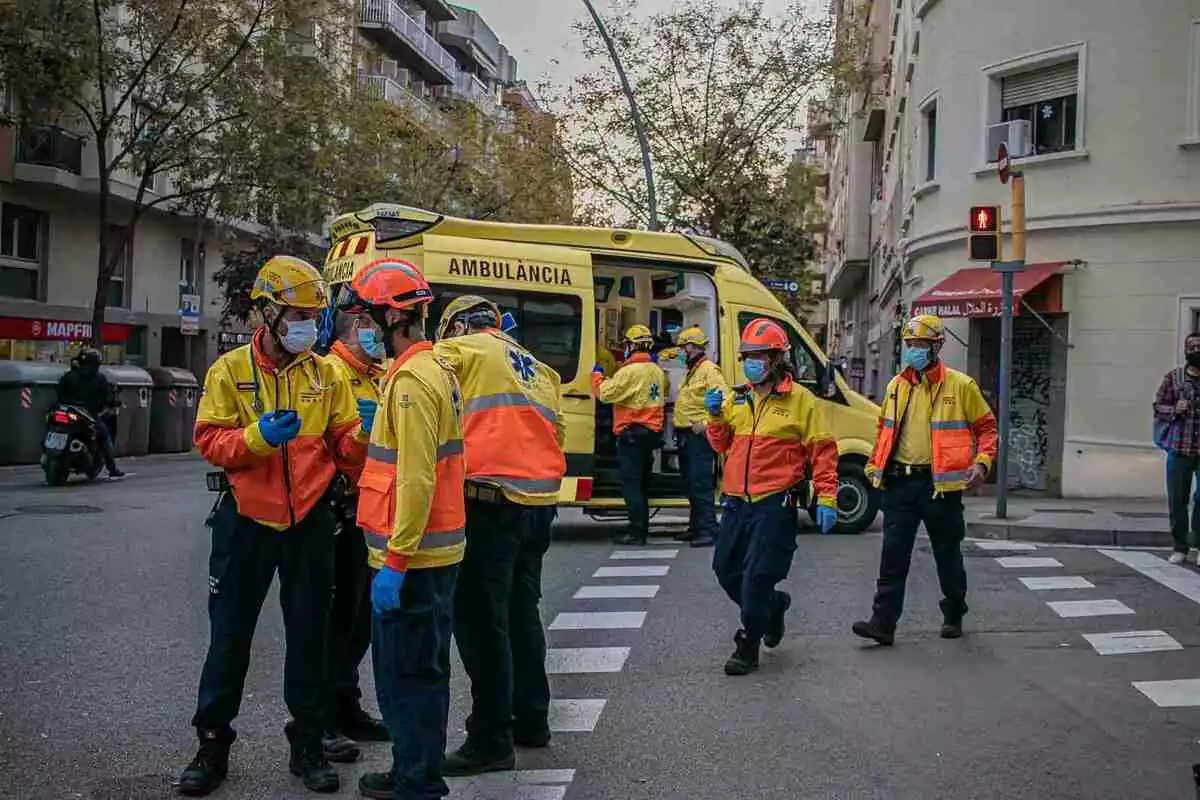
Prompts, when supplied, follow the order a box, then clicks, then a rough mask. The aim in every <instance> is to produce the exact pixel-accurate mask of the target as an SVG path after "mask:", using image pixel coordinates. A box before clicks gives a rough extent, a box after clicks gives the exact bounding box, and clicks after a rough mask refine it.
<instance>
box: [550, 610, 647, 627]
mask: <svg viewBox="0 0 1200 800" xmlns="http://www.w3.org/2000/svg"><path fill="white" fill-rule="evenodd" d="M645 622H646V612H645V611H564V612H563V613H561V614H559V615H558V616H557V617H555V618H554V622H551V623H550V630H552V631H588V630H590V631H602V630H614V629H622V628H640V627H642V625H643V624H645Z"/></svg>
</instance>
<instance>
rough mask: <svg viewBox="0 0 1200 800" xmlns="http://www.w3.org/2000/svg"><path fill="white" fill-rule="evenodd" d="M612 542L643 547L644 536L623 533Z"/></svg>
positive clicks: (644, 543)
mask: <svg viewBox="0 0 1200 800" xmlns="http://www.w3.org/2000/svg"><path fill="white" fill-rule="evenodd" d="M613 544H619V545H624V546H626V547H644V546H645V545H646V537H645V536H639V535H637V534H636V533H624V534H621V535H620V536H618V537H616V538H615V539H613Z"/></svg>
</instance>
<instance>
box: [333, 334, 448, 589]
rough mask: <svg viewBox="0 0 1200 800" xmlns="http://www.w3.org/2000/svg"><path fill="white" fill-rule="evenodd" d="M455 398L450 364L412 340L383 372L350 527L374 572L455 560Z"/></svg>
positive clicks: (412, 567)
mask: <svg viewBox="0 0 1200 800" xmlns="http://www.w3.org/2000/svg"><path fill="white" fill-rule="evenodd" d="M464 477H465V469H464V465H463V440H462V397H461V394H460V393H459V389H458V381H457V380H456V379H455V377H454V373H453V372H452V371H451V370H450V365H449V364H447V363H445V362H444V361H442V360H441V359H440V358H438V357H437V356H435V355H434V354H433V345H432V344H431V343H429V342H419V343H417V344H414V345H413V346H412V347H410V348H409V349H408V350H406V351H405V352H404V353H403V354H402V355H401V356H400V357H399V358H397V359H396V360H395V361H394V362H393V363H392V366H391V368H390V369H389V370H388V373H387V377H386V379H385V382H384V389H383V402H382V403H380V404H379V409H378V410H377V411H376V412H375V425H374V427H373V428H372V430H371V447H370V449H369V451H368V453H367V465H366V467H365V468H364V469H363V473H362V477H360V478H359V479H358V515H357V517H358V526H359V527H360V528H362V529H363V532H364V533H365V534H366V536H367V546H368V548H369V551H370V552H369V554H368V560H369V561H370V564H371V566H372V567H374V568H375V569H379V568H380V567H382V566H384V565H385V564H386V565H387V566H390V567H392V568H393V569H399V570H406V569H428V568H431V567H446V566H450V565H451V564H457V563H458V562H460V561H462V557H463V550H464V547H465V543H466V530H465V528H466V509H465V502H464V498H463V481H464Z"/></svg>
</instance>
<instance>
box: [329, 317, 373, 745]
mask: <svg viewBox="0 0 1200 800" xmlns="http://www.w3.org/2000/svg"><path fill="white" fill-rule="evenodd" d="M333 333H334V337H335V339H334V342H333V347H332V348H331V349H330V351H329V354H328V355H327V356H326V360H327V361H329V363H330V364H332V365H333V366H334V368H335V369H336V370H337V373H338V375H339V376H341V379H342V380H344V381H345V382H346V383H348V384H349V385H350V388H351V389H352V390H353V392H354V400H355V402H356V403H357V405H358V413H359V415H360V416H361V417H363V418H370V419H374V417H375V411H376V408H377V407H378V405H379V380H380V378H381V377H382V375H383V370H382V369H381V368H380V366H379V364H380V362H381V361H382V360H383V357H384V348H383V342H381V341H379V339H378V338H377V336H376V331H375V324H374V323H373V322H371V320H370V319H369V318H367V317H365V316H361V315H358V314H347V313H345V312H337V313H336V314H335V316H334V321H333ZM361 474H362V470H361V469H355V470H352V471H347V472H343V477H342V479H341V482H340V484H339V486H340V487H341V491H340V492H339V494H338V497H336V498H335V499H334V513H336V514H337V515H338V517H339V520H340V526H339V532H338V535H337V537H336V539H335V544H334V548H333V549H334V554H333V576H334V577H333V586H334V589H333V603H332V606H331V607H330V611H329V648H328V669H329V688H330V700H329V703H330V706H329V717H330V735H328V736H327V737H326V739H325V754H326V755H327V756H328V757H329V758H330V760H334V761H347V762H352V761H356V760H358V755H359V748H358V747H357V746H356V745H355V742H356V741H359V742H386V741H387V739H388V732H387V727H386V726H385V725H384V724H383V722H381V721H380V720H378V719H375V718H373V717H372V716H371V715H370V714H368V713H367V712H366V711H365V710H364V709H363V707H362V703H361V702H360V701H361V699H362V690H361V689H359V685H358V667H359V664H361V663H362V660H363V657H364V656H366V654H367V648H368V647H370V645H371V577H372V575H371V568H370V567H369V566H368V564H367V543H366V540H365V539H364V538H363V532H362V529H361V528H359V527H358V523H357V521H356V514H355V512H356V511H357V508H358V478H359V476H360V475H361Z"/></svg>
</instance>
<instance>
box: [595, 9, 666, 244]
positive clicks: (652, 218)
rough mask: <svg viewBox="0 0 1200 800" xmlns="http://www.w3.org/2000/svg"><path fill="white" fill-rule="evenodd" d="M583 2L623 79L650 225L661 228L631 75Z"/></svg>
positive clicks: (647, 142) (647, 146)
mask: <svg viewBox="0 0 1200 800" xmlns="http://www.w3.org/2000/svg"><path fill="white" fill-rule="evenodd" d="M583 4H584V5H585V6H587V10H588V13H589V14H591V15H592V21H593V22H595V23H596V30H598V31H599V32H600V38H601V39H603V40H604V46H605V47H607V48H608V55H609V56H610V57H611V58H612V62H613V66H614V67H616V69H617V77H618V78H619V79H620V80H621V91H623V92H624V93H625V99H626V100H628V101H629V113H630V115H631V116H632V117H633V130H634V133H636V134H637V139H638V145H639V146H640V147H641V148H642V169H644V170H645V172H646V213H647V215H648V217H649V224H648V227H649V228H650V230H652V231H657V230H661V228H660V226H659V224H658V198H657V196H656V195H655V191H654V164H653V162H652V161H651V160H650V139H649V138H648V137H647V136H646V126H645V125H644V124H643V123H642V112H641V109H639V108H638V104H637V99H636V98H635V97H634V96H633V87H632V86H630V85H629V77H628V76H627V75H626V74H625V67H624V66H622V65H621V57H620V56H619V55H617V46H616V44H615V43H614V42H613V40H612V37H611V36H609V35H608V28H606V27H605V26H604V20H602V19H600V15H599V14H597V13H596V8H595V6H593V5H592V0H583Z"/></svg>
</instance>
